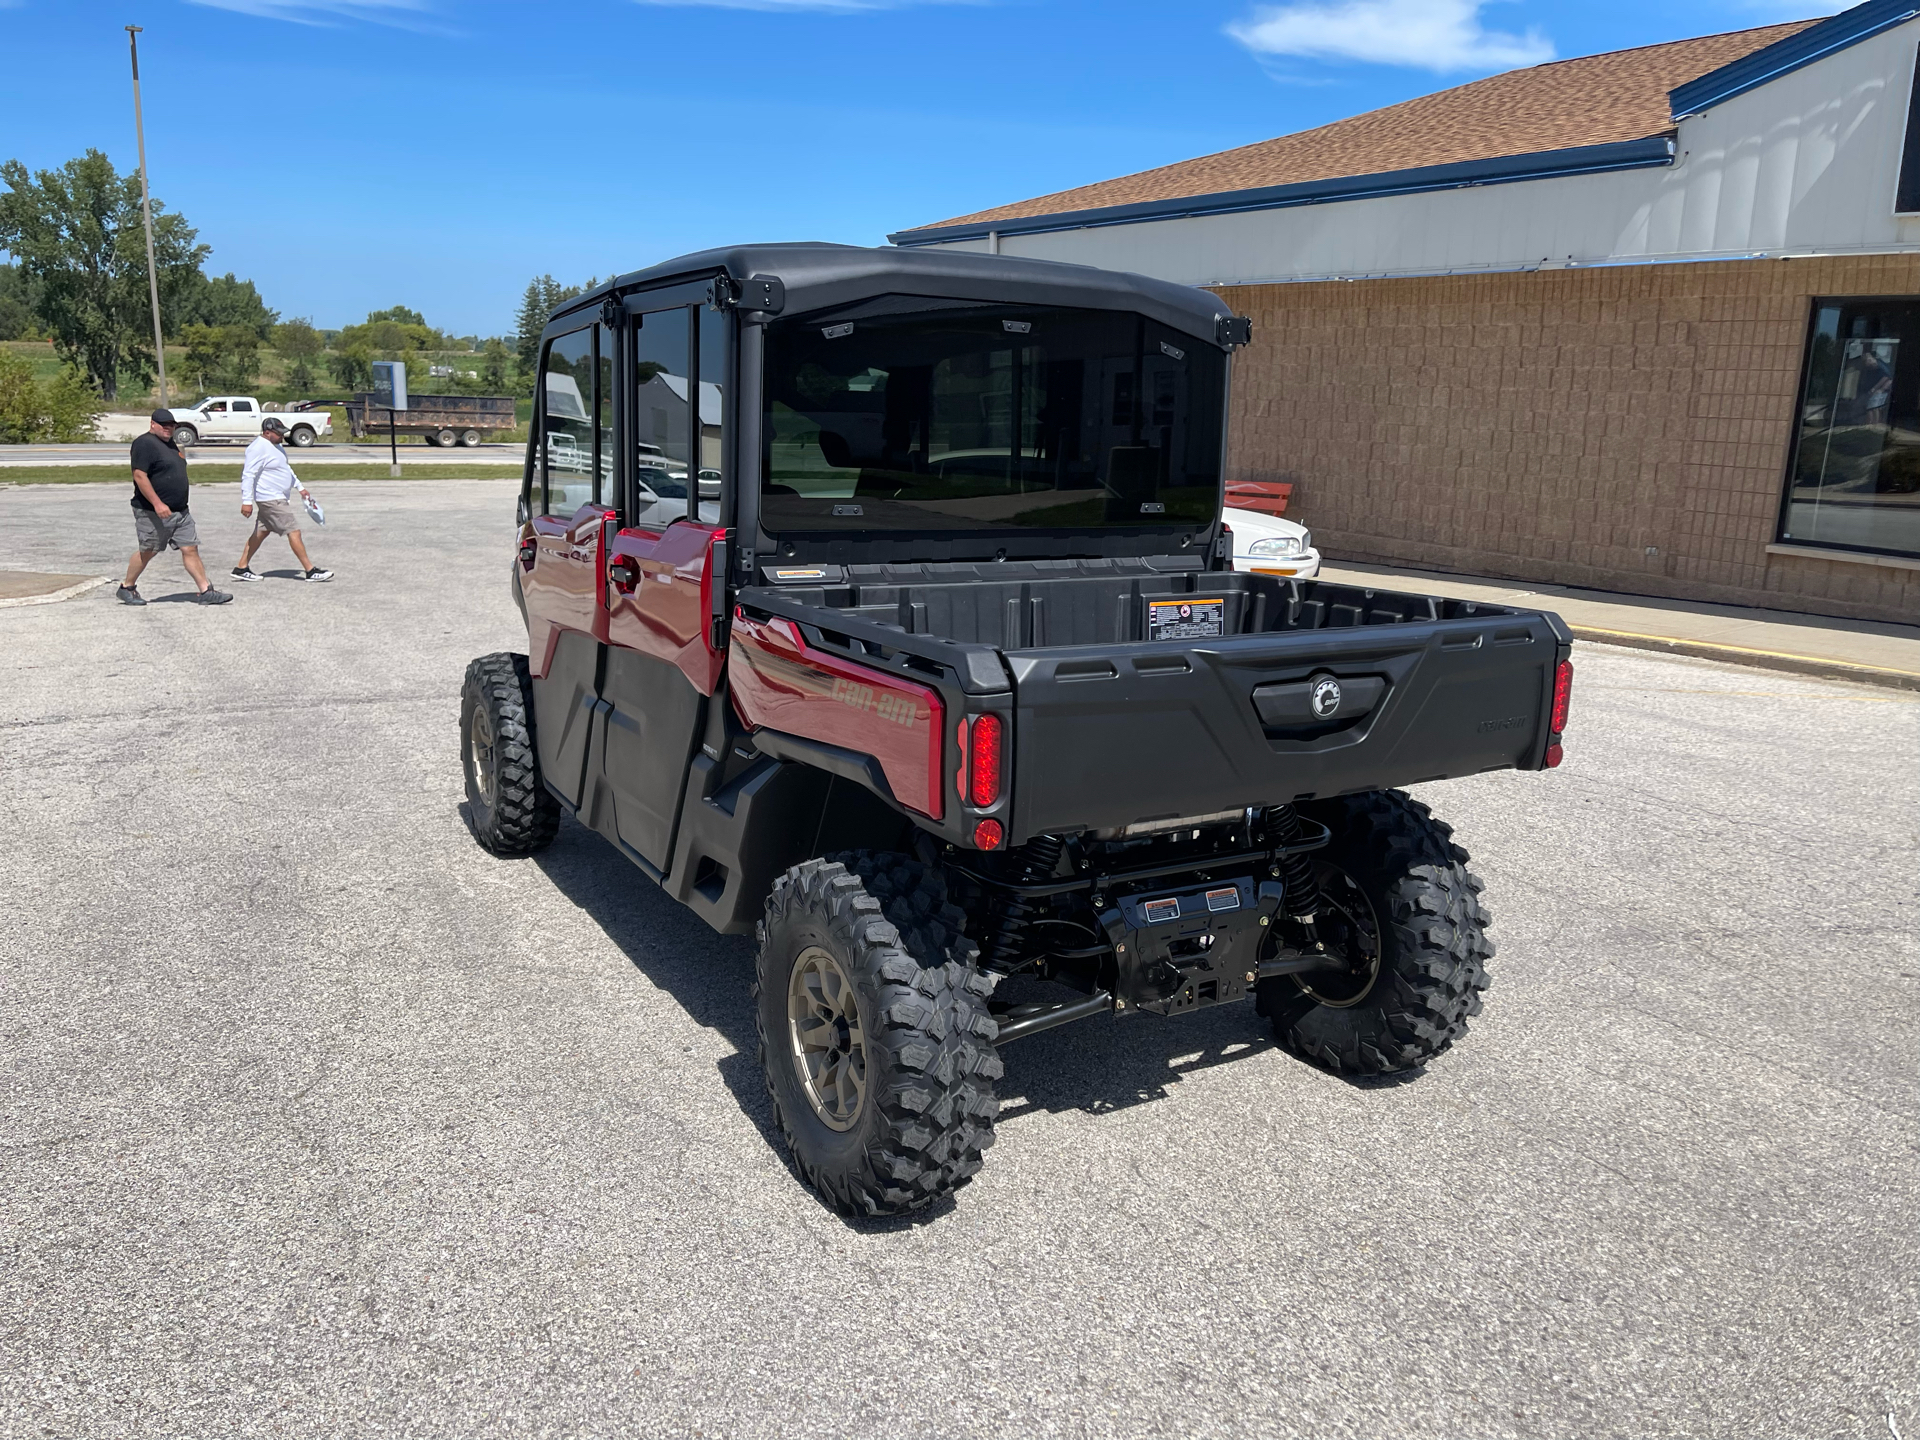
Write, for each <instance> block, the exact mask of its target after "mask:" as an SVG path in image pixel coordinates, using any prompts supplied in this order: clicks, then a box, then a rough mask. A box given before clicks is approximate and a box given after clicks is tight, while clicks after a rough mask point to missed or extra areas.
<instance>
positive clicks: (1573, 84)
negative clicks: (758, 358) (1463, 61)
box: [917, 20, 1818, 229]
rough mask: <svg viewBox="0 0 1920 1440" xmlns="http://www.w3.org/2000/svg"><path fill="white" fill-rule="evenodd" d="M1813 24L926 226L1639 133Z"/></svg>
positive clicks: (1518, 76) (1586, 59)
mask: <svg viewBox="0 0 1920 1440" xmlns="http://www.w3.org/2000/svg"><path fill="white" fill-rule="evenodd" d="M1817 23H1818V22H1817V21H1814V20H1796V21H1792V22H1790V23H1788V24H1785V25H1765V26H1762V27H1760V28H1759V29H1757V30H1736V31H1734V32H1733V33H1732V34H1728V35H1705V36H1702V37H1701V38H1700V39H1698V40H1674V41H1671V42H1669V43H1667V44H1665V45H1646V46H1643V47H1641V48H1640V49H1637V50H1615V51H1612V52H1610V53H1608V54H1605V55H1587V56H1583V57H1582V58H1580V59H1577V60H1556V61H1554V62H1553V63H1551V64H1548V65H1535V66H1533V67H1532V68H1531V69H1527V70H1510V71H1508V72H1507V73H1506V74H1504V75H1493V76H1489V77H1488V78H1487V79H1485V80H1475V81H1473V82H1472V83H1471V84H1468V85H1460V86H1456V87H1455V88H1454V89H1452V90H1442V91H1440V92H1439V93H1438V94H1435V95H1422V96H1421V97H1419V98H1418V99H1416V100H1403V101H1402V102H1401V103H1400V104H1398V105H1389V106H1387V107H1386V108H1385V109H1384V110H1369V111H1368V112H1367V113H1366V114H1364V115H1355V116H1353V117H1352V118H1351V119H1348V120H1336V121H1334V122H1333V124H1331V125H1322V126H1321V127H1320V128H1319V129H1317V130H1302V131H1300V132H1299V133H1298V134H1294V135H1282V136H1281V137H1280V138H1279V139H1277V140H1262V141H1261V142H1260V143H1258V144H1257V145H1243V146H1241V147H1240V148H1239V149H1237V150H1222V151H1220V152H1219V153H1218V154H1217V155H1203V156H1201V157H1200V158H1199V159H1198V160H1183V161H1181V162H1180V163H1179V164H1177V165H1162V166H1160V167H1159V168H1158V169H1156V170H1142V171H1140V172H1139V173H1138V174H1137V175H1123V176H1121V177H1120V178H1119V179H1118V180H1103V181H1101V182H1100V183H1099V184H1096V185H1082V186H1080V187H1078V188H1077V189H1073V190H1060V191H1056V192H1055V193H1054V194H1052V195H1042V196H1040V197H1038V198H1037V199H1033V200H1022V201H1020V202H1019V203H1018V204H1015V205H1002V206H1001V207H1000V208H998V209H996V210H982V211H980V212H978V213H977V214H973V215H962V216H959V217H958V218H956V219H953V220H942V221H940V222H938V223H939V224H941V225H971V224H979V223H983V222H986V221H990V220H1015V219H1021V218H1024V217H1026V216H1030V215H1057V214H1060V213H1061V212H1063V211H1068V210H1092V209H1097V208H1099V207H1101V206H1107V205H1134V204H1139V203H1141V202H1143V201H1148V200H1177V199H1183V198H1185V197H1187V196H1192V195H1215V194H1218V193H1220V192H1221V191H1224V190H1250V189H1253V188H1255V187H1258V186H1264V185H1292V184H1297V183H1299V182H1301V181H1306V180H1331V179H1335V178H1338V177H1341V176H1347V175H1377V174H1381V173H1383V172H1385V171H1389V170H1409V169H1412V168H1414V167H1415V166H1419V165H1446V164H1451V163H1453V162H1455V161H1461V160H1489V159H1493V158H1495V157H1498V156H1502V155H1527V154H1532V153H1533V152H1535V151H1540V150H1564V149H1570V148H1572V147H1573V146H1576V145H1603V144H1606V143H1608V142H1610V141H1615V140H1639V139H1643V138H1645V137H1646V136H1649V135H1658V134H1659V133H1661V132H1662V131H1663V130H1669V129H1671V128H1672V120H1671V117H1670V116H1669V115H1668V113H1667V92H1668V91H1669V90H1672V89H1673V88H1675V87H1676V86H1678V85H1682V84H1685V83H1686V82H1687V81H1689V80H1693V79H1696V78H1697V77H1699V76H1701V75H1704V74H1706V73H1707V72H1708V71H1709V70H1717V69H1719V68H1720V67H1721V66H1722V65H1730V64H1732V63H1733V62H1734V61H1735V60H1739V59H1741V58H1743V57H1745V56H1747V55H1751V54H1752V53H1753V52H1754V51H1756V50H1760V49H1764V48H1765V47H1766V46H1768V45H1771V44H1773V43H1774V42H1775V41H1777V40H1784V39H1786V38H1787V37H1788V36H1789V35H1793V34H1796V33H1797V32H1799V31H1801V30H1804V29H1806V28H1807V27H1808V26H1809V25H1813V24H1817ZM917 228H921V229H932V228H934V227H933V226H921V227H917Z"/></svg>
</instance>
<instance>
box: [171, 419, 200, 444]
mask: <svg viewBox="0 0 1920 1440" xmlns="http://www.w3.org/2000/svg"><path fill="white" fill-rule="evenodd" d="M199 443H200V432H199V431H198V430H196V429H194V428H193V426H191V425H176V426H174V427H173V448H174V449H176V450H185V449H187V448H188V447H189V446H191V445H198V444H199Z"/></svg>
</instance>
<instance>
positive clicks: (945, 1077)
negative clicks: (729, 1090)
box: [754, 851, 1002, 1215]
mask: <svg viewBox="0 0 1920 1440" xmlns="http://www.w3.org/2000/svg"><path fill="white" fill-rule="evenodd" d="M962 920H963V917H962V916H961V915H960V912H959V911H958V910H956V909H955V908H954V907H952V906H950V905H948V904H946V891H945V886H944V885H943V884H942V882H941V880H940V877H939V875H938V873H937V872H934V871H929V870H928V869H927V868H926V867H925V866H923V865H921V864H920V863H919V862H917V861H914V860H911V859H909V858H907V857H906V856H903V855H893V854H884V853H874V852H868V851H860V852H856V853H854V854H851V855H847V856H842V857H837V858H834V859H824V860H809V861H806V862H805V863H804V864H800V865H796V866H794V867H793V868H792V869H790V870H788V871H787V873H786V874H785V875H783V876H781V877H780V878H779V879H778V880H777V881H775V882H774V886H773V893H772V894H771V895H770V896H768V898H767V917H766V920H765V921H764V922H763V923H762V924H761V926H760V958H759V963H758V979H757V983H756V984H755V986H754V999H755V1023H756V1026H757V1028H758V1031H759V1038H760V1065H761V1069H762V1070H763V1072H764V1073H765V1076H766V1081H767V1093H768V1094H769V1096H770V1097H771V1098H772V1101H773V1112H774V1122H775V1124H777V1125H778V1126H779V1128H780V1132H781V1134H782V1135H783V1136H784V1137H785V1138H786V1142H787V1146H788V1148H789V1149H790V1150H791V1152H792V1154H793V1159H794V1164H795V1166H796V1167H797V1168H798V1170H799V1172H800V1175H801V1178H802V1179H804V1180H805V1181H806V1183H807V1184H808V1185H809V1186H811V1187H812V1188H813V1189H814V1191H815V1192H817V1193H818V1194H819V1196H820V1197H821V1199H823V1200H825V1201H826V1202H827V1203H828V1204H829V1205H831V1206H832V1207H833V1208H834V1209H835V1210H837V1211H838V1212H840V1213H841V1214H843V1215H898V1214H903V1213H906V1212H908V1211H913V1210H919V1209H922V1208H924V1207H925V1206H927V1205H929V1204H931V1203H933V1202H934V1201H935V1200H938V1199H939V1198H941V1197H942V1196H944V1195H947V1194H949V1193H951V1192H952V1191H954V1190H956V1189H958V1188H959V1187H960V1186H962V1185H964V1184H966V1183H967V1182H968V1181H969V1180H970V1179H972V1178H973V1176H974V1174H975V1172H977V1171H978V1170H979V1168H980V1163H981V1152H982V1151H984V1150H985V1149H986V1148H987V1146H989V1145H991V1144H992V1143H993V1121H994V1116H995V1115H996V1114H997V1113H998V1112H999V1108H1000V1102H999V1101H998V1100H997V1099H995V1098H994V1093H993V1082H994V1081H995V1080H996V1079H998V1078H999V1076H1000V1075H1001V1073H1002V1070H1001V1064H1000V1057H999V1055H998V1054H997V1053H995V1051H994V1048H993V1039H994V1034H995V1028H994V1024H993V1021H992V1019H991V1018H990V1017H989V1016H988V1014H987V1010H986V996H987V995H988V994H989V993H990V992H991V991H992V989H993V983H992V981H991V979H990V978H989V977H987V976H985V975H983V974H982V973H981V972H980V970H979V969H978V967H977V965H976V964H975V959H976V956H977V954H978V951H977V949H976V947H975V946H974V945H973V943H972V942H971V941H969V940H967V939H965V938H964V937H963V936H962V935H961V933H960V926H961V922H962Z"/></svg>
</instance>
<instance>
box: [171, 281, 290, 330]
mask: <svg viewBox="0 0 1920 1440" xmlns="http://www.w3.org/2000/svg"><path fill="white" fill-rule="evenodd" d="M279 318H280V316H279V314H278V313H277V312H275V311H272V310H269V309H268V308H267V303H266V301H264V300H262V299H261V298H260V292H259V291H258V290H256V289H254V288H253V282H252V281H251V280H242V279H239V278H238V277H237V276H235V275H234V273H233V272H232V271H231V270H229V271H228V272H227V273H226V274H224V275H218V276H215V277H213V278H212V279H209V278H207V276H205V275H202V274H200V273H199V272H198V271H196V272H195V273H194V276H193V278H192V279H191V280H189V281H187V282H186V283H185V284H183V285H182V286H181V287H180V291H179V293H178V294H176V295H175V296H174V297H173V300H172V303H171V304H168V305H164V306H162V307H161V311H160V321H161V325H162V328H164V329H165V331H166V333H167V335H168V337H169V338H171V337H173V336H176V335H178V334H179V333H180V331H181V330H183V329H184V328H185V327H187V326H188V325H245V326H247V327H248V328H250V329H251V330H252V331H253V332H254V334H255V335H257V336H259V338H260V339H262V340H265V339H268V338H269V337H270V336H271V335H272V334H273V326H274V322H275V321H277V320H278V319H279Z"/></svg>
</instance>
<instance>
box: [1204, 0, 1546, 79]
mask: <svg viewBox="0 0 1920 1440" xmlns="http://www.w3.org/2000/svg"><path fill="white" fill-rule="evenodd" d="M1482 8H1484V6H1483V0H1327V3H1322V4H1301V5H1262V6H1259V7H1257V8H1256V9H1255V10H1254V12H1253V14H1252V15H1251V16H1249V17H1248V18H1247V19H1245V20H1238V21H1235V22H1234V23H1233V24H1231V25H1229V26H1227V33H1228V34H1229V35H1231V36H1232V37H1233V38H1234V39H1236V40H1238V41H1239V42H1240V43H1241V44H1242V45H1244V46H1246V47H1247V49H1249V50H1251V51H1253V53H1254V54H1256V55H1260V56H1291V57H1294V58H1297V59H1302V60H1361V61H1365V62H1367V63H1368V64H1373V65H1404V66H1409V67H1411V68H1414V69H1418V70H1432V71H1435V72H1437V73H1440V74H1445V73H1448V72H1450V71H1458V70H1479V71H1494V70H1512V69H1514V68H1516V67H1518V66H1521V65H1538V64H1540V63H1541V62H1543V61H1546V60H1551V59H1553V56H1554V49H1553V42H1552V41H1551V40H1549V39H1547V37H1546V36H1545V35H1542V34H1541V33H1540V32H1539V31H1538V30H1529V31H1527V33H1526V34H1524V35H1514V34H1510V33H1508V32H1506V31H1501V30H1489V29H1487V28H1486V27H1485V26H1483V25H1482V24H1481V23H1480V11H1481V10H1482Z"/></svg>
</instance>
